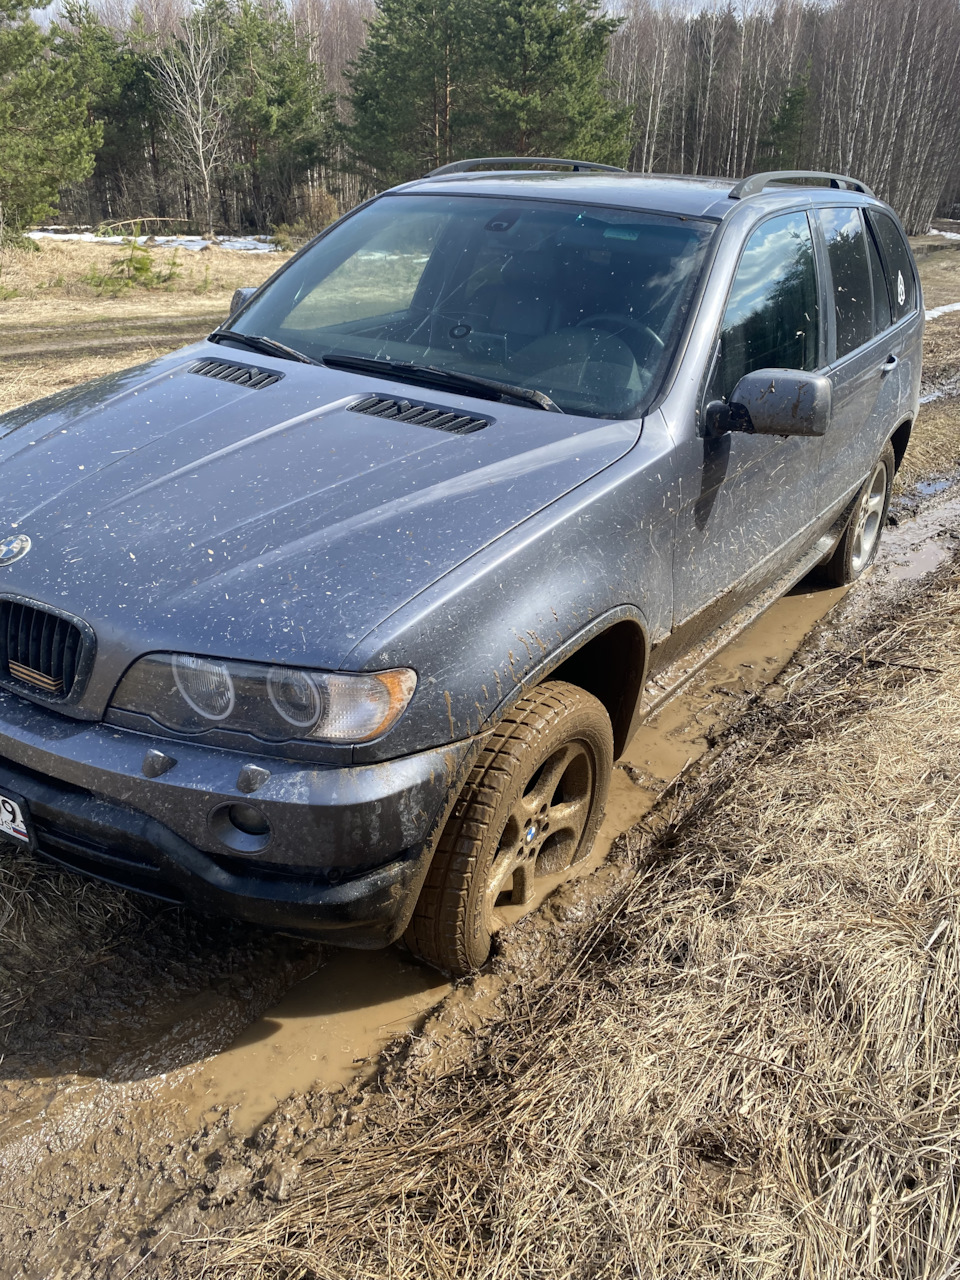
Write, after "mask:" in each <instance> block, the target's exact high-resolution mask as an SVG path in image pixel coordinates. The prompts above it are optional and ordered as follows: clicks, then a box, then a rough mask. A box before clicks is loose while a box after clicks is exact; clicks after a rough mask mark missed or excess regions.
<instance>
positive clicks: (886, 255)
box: [867, 209, 917, 323]
mask: <svg viewBox="0 0 960 1280" xmlns="http://www.w3.org/2000/svg"><path fill="white" fill-rule="evenodd" d="M867 217H868V218H869V219H870V222H871V223H872V225H873V228H874V230H875V231H876V233H877V239H878V240H879V241H880V248H881V251H882V253H883V259H884V266H885V268H886V273H887V284H888V289H889V293H890V304H891V306H892V308H893V319H894V323H896V322H897V321H898V320H902V319H903V317H904V316H908V315H909V314H910V312H911V311H914V310H916V306H917V282H916V279H915V277H914V274H913V261H912V259H911V257H910V250H909V249H908V247H907V243H906V241H905V240H904V238H903V233H902V232H901V231H900V228H899V227H898V226H897V224H896V223H895V222H894V220H893V219H892V218H891V217H890V215H889V214H886V213H882V212H881V211H880V210H879V209H871V210H870V211H869V212H868V214H867Z"/></svg>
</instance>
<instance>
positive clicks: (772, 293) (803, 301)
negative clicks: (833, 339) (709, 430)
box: [707, 213, 820, 400]
mask: <svg viewBox="0 0 960 1280" xmlns="http://www.w3.org/2000/svg"><path fill="white" fill-rule="evenodd" d="M819 319H820V313H819V306H818V294H817V273H816V267H815V265H814V257H813V239H812V237H811V235H810V226H809V224H808V222H807V215H806V214H805V213H788V214H785V215H784V216H782V217H779V218H771V219H770V220H769V221H768V222H764V223H763V224H762V225H761V226H759V227H758V228H757V230H756V231H754V233H753V235H751V237H750V239H749V240H748V241H747V243H746V247H745V248H744V250H743V256H742V257H741V259H740V265H739V266H738V267H737V274H736V276H735V277H734V281H733V286H732V288H731V290H730V298H729V300H728V302H727V309H726V311H725V312H724V316H723V325H722V327H721V330H720V356H719V360H718V362H717V365H716V367H715V369H714V372H713V374H712V376H711V379H710V386H709V388H708V391H707V399H708V400H719V399H723V400H727V399H729V397H730V393H731V392H732V391H733V389H734V387H735V386H736V385H737V383H738V382H739V381H740V379H741V378H742V377H743V376H744V374H747V373H753V372H754V371H755V370H756V369H808V370H810V369H815V368H816V367H817V364H818V359H819V346H820V328H819Z"/></svg>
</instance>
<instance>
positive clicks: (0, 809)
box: [0, 796, 30, 844]
mask: <svg viewBox="0 0 960 1280" xmlns="http://www.w3.org/2000/svg"><path fill="white" fill-rule="evenodd" d="M0 836H10V837H11V838H12V839H14V840H24V841H26V843H27V844H29V843H30V833H29V831H28V830H27V822H26V819H25V818H24V816H23V810H22V809H21V807H20V805H19V804H17V802H16V800H11V799H10V798H9V797H8V796H0Z"/></svg>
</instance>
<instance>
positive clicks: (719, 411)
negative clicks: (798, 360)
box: [704, 369, 832, 436]
mask: <svg viewBox="0 0 960 1280" xmlns="http://www.w3.org/2000/svg"><path fill="white" fill-rule="evenodd" d="M831 397H832V387H831V385H830V379H829V378H825V377H823V376H822V375H821V374H817V373H801V372H800V371H799V370H797V369H757V370H755V372H753V373H747V374H744V376H743V377H742V378H741V379H740V381H739V382H738V383H737V385H736V386H735V387H734V389H733V394H732V395H731V396H730V403H729V404H724V403H723V401H722V400H711V402H710V403H709V404H708V405H707V407H706V410H705V411H704V419H705V423H706V429H707V435H709V436H719V435H724V434H725V433H726V432H727V431H747V432H750V433H756V434H757V435H764V436H822V435H824V434H825V432H826V430H827V426H828V425H829V422H830V406H831Z"/></svg>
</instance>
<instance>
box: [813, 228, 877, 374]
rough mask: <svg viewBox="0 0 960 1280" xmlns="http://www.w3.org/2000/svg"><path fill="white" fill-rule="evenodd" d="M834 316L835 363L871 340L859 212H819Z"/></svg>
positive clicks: (864, 239)
mask: <svg viewBox="0 0 960 1280" xmlns="http://www.w3.org/2000/svg"><path fill="white" fill-rule="evenodd" d="M820 222H821V225H822V227H823V234H824V237H825V238H826V241H827V253H828V255H829V258H830V272H831V274H832V276H833V301H834V306H835V308H836V316H837V359H838V360H839V359H840V358H841V357H842V356H845V355H847V354H848V352H850V351H855V350H856V349H857V347H860V346H863V344H864V343H865V342H869V341H870V339H871V338H872V337H873V324H874V321H873V290H872V286H871V280H870V259H869V257H868V254H867V236H866V229H865V227H864V225H863V219H862V218H861V216H860V210H859V209H832V208H831V209H821V210H820Z"/></svg>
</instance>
